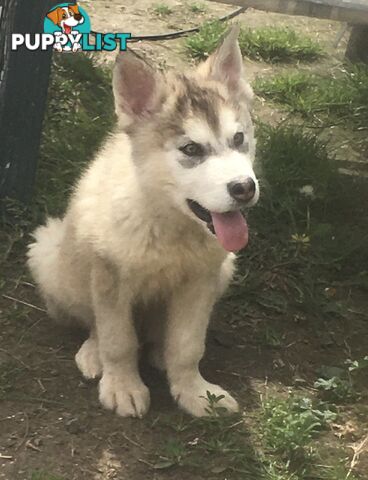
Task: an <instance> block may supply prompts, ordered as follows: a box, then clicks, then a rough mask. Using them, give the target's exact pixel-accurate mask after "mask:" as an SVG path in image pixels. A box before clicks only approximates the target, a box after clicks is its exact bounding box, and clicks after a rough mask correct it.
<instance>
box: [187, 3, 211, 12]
mask: <svg viewBox="0 0 368 480" xmlns="http://www.w3.org/2000/svg"><path fill="white" fill-rule="evenodd" d="M188 8H189V10H190V11H191V12H192V13H206V12H207V6H206V5H205V4H204V3H200V2H193V3H190V4H189V5H188Z"/></svg>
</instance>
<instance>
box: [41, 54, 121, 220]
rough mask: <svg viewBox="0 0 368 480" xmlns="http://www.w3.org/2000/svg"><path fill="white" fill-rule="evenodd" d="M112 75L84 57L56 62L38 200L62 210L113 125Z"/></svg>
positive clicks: (50, 210)
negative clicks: (73, 186) (76, 180)
mask: <svg viewBox="0 0 368 480" xmlns="http://www.w3.org/2000/svg"><path fill="white" fill-rule="evenodd" d="M114 121H115V115H114V108H113V100H112V91H111V76H110V73H107V72H105V71H104V70H102V69H101V68H100V67H97V66H95V64H94V63H93V60H92V59H91V58H90V57H88V56H86V55H62V56H58V57H57V59H56V60H55V61H54V65H53V71H52V77H51V84H50V88H49V96H48V107H47V112H46V118H45V122H44V125H45V128H44V131H43V135H42V143H41V156H40V163H39V168H38V177H37V184H36V195H37V202H38V203H39V204H40V203H43V204H44V205H45V206H46V208H47V211H48V213H50V214H52V215H55V214H58V213H60V210H62V209H63V208H64V206H65V205H66V202H67V198H68V194H69V192H70V190H71V187H72V185H73V183H74V182H75V179H76V177H78V176H79V174H80V172H81V170H82V169H83V168H84V166H85V165H86V164H87V162H88V161H89V160H90V159H91V158H92V156H93V155H94V153H95V152H96V150H97V148H98V147H99V145H100V143H101V142H102V140H103V139H104V138H105V136H106V133H107V131H108V130H110V129H111V128H112V126H113V124H114Z"/></svg>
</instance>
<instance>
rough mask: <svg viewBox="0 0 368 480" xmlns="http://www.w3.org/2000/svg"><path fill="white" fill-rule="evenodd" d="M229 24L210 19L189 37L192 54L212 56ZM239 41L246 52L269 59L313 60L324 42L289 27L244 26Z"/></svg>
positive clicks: (200, 56) (259, 57)
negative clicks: (253, 28) (314, 39)
mask: <svg viewBox="0 0 368 480" xmlns="http://www.w3.org/2000/svg"><path fill="white" fill-rule="evenodd" d="M227 29H228V26H227V25H226V24H224V23H221V22H219V21H215V22H207V23H206V24H204V25H203V27H202V28H201V29H200V31H199V32H198V33H197V34H195V35H193V36H191V37H189V38H188V39H187V40H186V44H185V45H186V50H187V52H188V54H189V55H190V56H191V57H192V58H196V59H203V58H206V57H208V55H209V54H211V53H212V52H213V51H214V50H215V49H216V47H217V46H218V44H219V42H220V40H221V38H222V36H223V35H224V33H225V32H226V30H227ZM239 45H240V49H241V51H242V54H243V55H246V56H248V57H250V58H254V59H257V60H264V61H266V62H290V61H296V60H300V61H311V60H316V59H317V58H318V57H320V56H321V54H322V50H321V48H320V46H319V45H318V44H317V43H315V42H313V41H312V40H311V39H309V38H307V37H304V36H301V35H299V34H297V33H296V32H295V31H293V30H291V29H289V28H262V29H257V30H250V29H244V28H243V29H241V32H240V35H239Z"/></svg>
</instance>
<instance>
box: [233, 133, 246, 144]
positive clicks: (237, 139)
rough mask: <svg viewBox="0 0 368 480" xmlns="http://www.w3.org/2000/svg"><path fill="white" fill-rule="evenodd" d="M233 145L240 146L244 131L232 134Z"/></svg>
mask: <svg viewBox="0 0 368 480" xmlns="http://www.w3.org/2000/svg"><path fill="white" fill-rule="evenodd" d="M233 142H234V147H240V146H241V145H243V143H244V133H243V132H238V133H236V134H235V135H234V138H233Z"/></svg>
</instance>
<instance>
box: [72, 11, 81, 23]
mask: <svg viewBox="0 0 368 480" xmlns="http://www.w3.org/2000/svg"><path fill="white" fill-rule="evenodd" d="M74 18H75V19H76V20H77V21H78V22H79V20H82V15H81V14H80V13H75V14H74Z"/></svg>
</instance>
